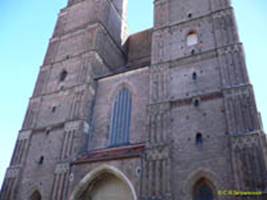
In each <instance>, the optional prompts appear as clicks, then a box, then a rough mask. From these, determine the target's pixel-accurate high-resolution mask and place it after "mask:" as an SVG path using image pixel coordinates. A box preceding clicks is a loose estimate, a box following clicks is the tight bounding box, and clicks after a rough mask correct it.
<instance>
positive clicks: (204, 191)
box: [193, 178, 215, 200]
mask: <svg viewBox="0 0 267 200" xmlns="http://www.w3.org/2000/svg"><path fill="white" fill-rule="evenodd" d="M193 200H215V193H214V187H213V185H212V184H211V183H210V182H209V181H208V180H207V179H205V178H201V179H200V180H198V181H197V182H196V184H195V185H194V188H193Z"/></svg>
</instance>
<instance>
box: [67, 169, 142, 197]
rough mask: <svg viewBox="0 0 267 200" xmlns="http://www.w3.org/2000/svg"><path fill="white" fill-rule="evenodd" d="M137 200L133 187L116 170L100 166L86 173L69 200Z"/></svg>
mask: <svg viewBox="0 0 267 200" xmlns="http://www.w3.org/2000/svg"><path fill="white" fill-rule="evenodd" d="M126 199H127V200H137V197H136V193H135V190H134V187H133V185H132V184H131V182H130V181H129V180H128V178H127V177H126V176H125V175H124V174H123V173H122V172H120V171H119V170H118V169H116V168H114V167H112V166H108V165H102V166H100V167H98V168H96V169H95V170H93V171H91V172H90V173H88V174H87V175H86V176H85V177H84V178H83V179H82V180H81V182H80V183H79V184H78V186H77V187H76V188H75V189H74V191H73V193H72V195H71V197H70V200H126Z"/></svg>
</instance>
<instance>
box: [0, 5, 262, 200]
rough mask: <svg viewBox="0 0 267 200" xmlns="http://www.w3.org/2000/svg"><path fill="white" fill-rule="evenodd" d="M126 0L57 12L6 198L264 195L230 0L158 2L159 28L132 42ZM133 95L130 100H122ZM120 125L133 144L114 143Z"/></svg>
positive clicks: (181, 199)
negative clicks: (236, 192) (232, 192)
mask: <svg viewBox="0 0 267 200" xmlns="http://www.w3.org/2000/svg"><path fill="white" fill-rule="evenodd" d="M127 3H128V2H127V0H69V2H68V5H67V7H66V8H64V9H62V10H61V11H60V14H59V16H58V20H57V23H56V26H55V30H54V33H53V35H52V38H51V39H50V43H49V47H48V50H47V54H46V56H45V59H44V63H43V65H42V66H41V68H40V73H39V75H38V78H37V81H36V86H35V89H34V92H33V96H32V98H31V99H30V101H29V106H28V110H27V113H26V115H25V120H24V123H23V125H22V130H21V131H20V133H19V134H18V138H17V142H16V146H15V148H14V153H13V156H12V159H11V162H10V166H9V168H8V169H7V172H6V177H5V180H4V183H3V185H2V188H1V193H0V200H26V199H31V200H37V199H38V200H39V199H40V198H37V197H38V196H40V197H41V199H42V200H43V199H44V200H85V199H92V200H95V199H110V200H115V199H116V200H126V199H127V200H198V199H208V200H215V199H216V200H224V199H229V200H234V199H236V197H224V196H217V191H219V190H240V191H267V173H266V172H267V171H266V166H267V159H266V155H267V143H266V138H265V134H264V133H263V130H262V124H261V119H260V115H259V113H258V111H257V107H256V102H255V97H254V93H253V88H252V85H251V83H250V81H249V77H248V73H247V67H246V63H245V57H244V51H243V47H242V43H241V42H240V40H239V36H238V32H237V26H236V22H235V17H234V12H233V8H232V7H231V4H230V1H229V0H186V1H185V0H155V1H154V6H155V9H154V12H155V13H154V27H153V28H151V29H148V30H145V31H143V32H140V33H137V34H134V35H130V36H128V35H127V23H126V22H127ZM126 89H127V91H128V92H127V93H125V94H127V95H128V94H131V98H129V97H128V96H125V94H122V95H121V96H118V95H119V94H121V93H120V91H121V90H126ZM126 99H128V101H126ZM120 102H127V106H125V105H121V104H123V103H120ZM125 104H126V103H125ZM115 105H116V106H117V107H116V108H117V109H114V107H115ZM124 109H128V110H124ZM129 109H130V110H129ZM126 111H127V112H128V113H129V112H130V113H131V114H130V115H131V117H130V118H127V119H128V120H129V123H128V122H127V123H124V122H125V121H126V119H123V118H122V117H121V116H125V115H123V113H124V112H126ZM116 120H117V121H116ZM114 122H116V123H114ZM113 124H115V125H116V126H120V127H121V129H123V130H127V128H128V129H129V133H130V134H129V140H128V141H127V142H126V143H123V144H116V140H114V141H115V142H114V141H113V142H114V143H111V138H112V137H113V135H112V134H116V133H114V131H111V130H118V127H115V128H114V129H112V125H113ZM120 132H123V131H121V130H120ZM114 138H119V136H118V137H113V139H114ZM124 138H125V137H124ZM112 181H113V182H112ZM116 184H117V185H116ZM203 185H204V186H205V188H204V189H205V191H206V194H204V195H208V196H206V197H205V198H204V197H203V196H198V195H201V194H199V191H201V190H200V189H199V188H201V186H203ZM123 187H125V188H126V189H125V191H124V192H122V193H121V194H120V192H118V188H123ZM202 189H203V188H202ZM107 191H108V192H107ZM127 195H128V196H127ZM202 195H203V194H202ZM255 198H256V197H251V199H253V200H254V199H255ZM262 198H263V197H262ZM258 199H260V197H259V198H258Z"/></svg>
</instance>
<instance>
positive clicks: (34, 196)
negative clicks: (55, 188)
mask: <svg viewBox="0 0 267 200" xmlns="http://www.w3.org/2000/svg"><path fill="white" fill-rule="evenodd" d="M30 200H42V197H41V194H40V192H39V191H35V192H34V193H32V195H31V198H30Z"/></svg>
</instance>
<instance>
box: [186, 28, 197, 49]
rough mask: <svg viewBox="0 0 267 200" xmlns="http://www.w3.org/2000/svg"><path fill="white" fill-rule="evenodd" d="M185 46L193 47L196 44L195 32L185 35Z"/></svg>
mask: <svg viewBox="0 0 267 200" xmlns="http://www.w3.org/2000/svg"><path fill="white" fill-rule="evenodd" d="M186 42H187V46H193V45H196V44H197V43H198V35H197V33H196V32H194V31H191V32H189V33H188V34H187V37H186Z"/></svg>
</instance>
